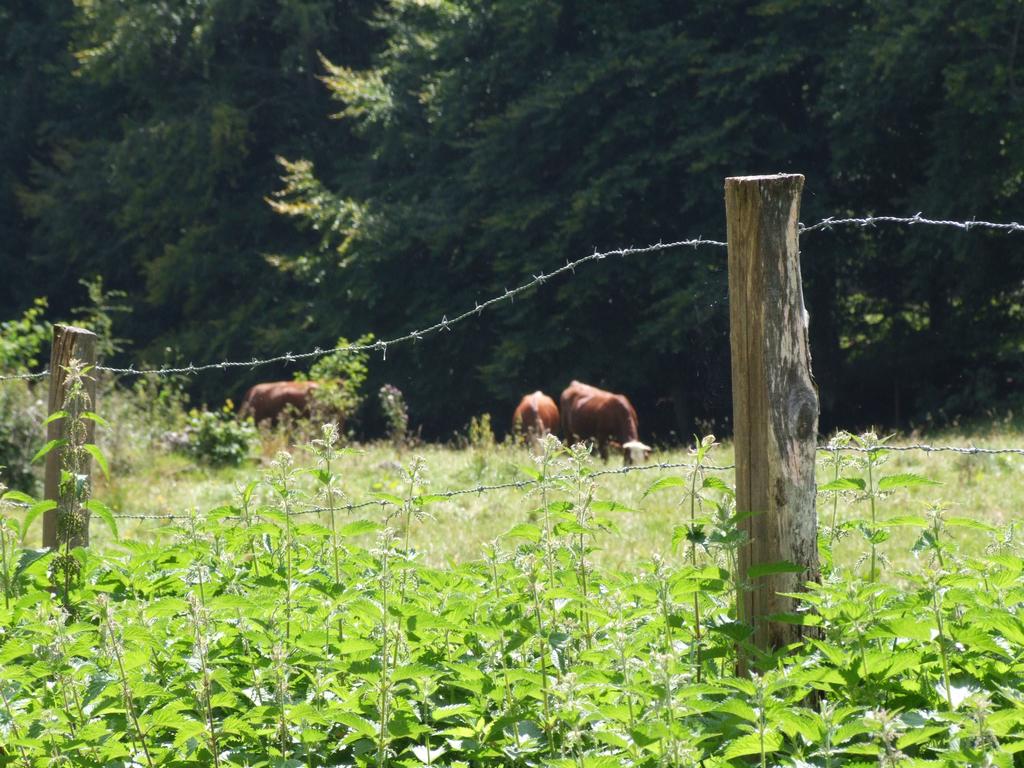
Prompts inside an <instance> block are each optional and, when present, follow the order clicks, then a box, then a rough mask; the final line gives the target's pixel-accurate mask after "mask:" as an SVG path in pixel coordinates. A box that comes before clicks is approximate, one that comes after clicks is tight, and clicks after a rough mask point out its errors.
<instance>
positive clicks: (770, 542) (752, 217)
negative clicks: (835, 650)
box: [725, 174, 820, 650]
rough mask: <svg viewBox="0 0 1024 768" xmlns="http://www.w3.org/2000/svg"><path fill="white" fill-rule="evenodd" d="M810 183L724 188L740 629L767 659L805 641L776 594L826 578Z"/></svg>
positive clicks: (798, 179) (770, 181)
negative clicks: (802, 240)
mask: <svg viewBox="0 0 1024 768" xmlns="http://www.w3.org/2000/svg"><path fill="white" fill-rule="evenodd" d="M803 184H804V177H803V176H800V175H796V174H780V175H777V176H741V177H733V178H728V179H726V180H725V211H726V218H727V226H728V238H729V324H730V331H729V340H730V346H731V348H732V403H733V426H734V433H735V442H736V510H737V512H738V513H741V514H742V513H743V512H752V513H753V514H752V515H750V516H748V517H747V518H746V519H745V520H744V521H743V523H742V526H743V528H744V529H745V530H746V533H747V535H748V540H747V543H746V544H744V545H743V547H742V549H741V550H740V557H739V576H740V583H742V584H745V585H746V586H747V589H746V591H745V592H744V594H743V595H742V599H741V600H740V606H741V607H740V611H741V615H740V619H741V620H742V621H744V622H746V623H748V624H751V625H752V626H753V627H754V636H753V642H754V644H755V645H756V646H757V647H758V648H761V649H764V650H772V649H777V648H781V647H783V646H785V645H787V644H789V643H791V642H794V641H798V640H799V639H800V638H801V636H802V634H803V632H804V631H805V630H804V627H802V626H800V625H796V624H793V623H785V622H778V621H772V620H770V619H769V618H768V617H770V616H772V615H773V614H782V613H792V611H793V609H794V607H795V604H794V600H793V599H792V598H789V597H783V596H782V594H780V593H786V592H798V591H801V589H802V585H803V584H804V582H806V581H809V580H817V579H819V578H820V570H819V565H818V541H817V533H818V525H817V515H816V511H815V490H816V489H815V482H814V455H815V447H816V441H817V432H818V391H817V386H816V385H815V383H814V379H813V377H812V376H811V355H810V348H809V346H808V341H807V326H808V316H807V312H806V310H805V309H804V301H803V288H802V284H801V280H800V251H799V238H798V234H797V223H798V217H799V214H800V193H801V191H802V189H803Z"/></svg>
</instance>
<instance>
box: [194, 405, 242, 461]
mask: <svg viewBox="0 0 1024 768" xmlns="http://www.w3.org/2000/svg"><path fill="white" fill-rule="evenodd" d="M255 437H256V427H255V426H254V425H253V423H252V420H251V419H246V420H245V421H239V420H238V419H236V418H235V415H234V405H233V404H232V402H231V401H230V400H228V401H227V402H226V403H225V404H224V407H223V408H221V409H220V410H219V411H209V410H206V409H205V408H204V409H203V410H201V411H197V410H195V409H192V410H191V411H189V414H188V425H187V426H186V427H185V441H184V445H183V449H184V451H185V453H187V454H188V455H189V456H192V457H193V458H194V459H196V461H199V462H202V463H205V464H210V465H213V466H223V465H234V466H238V465H239V464H241V463H242V462H243V461H245V460H246V458H248V456H249V452H250V450H251V448H252V443H253V440H254V439H255Z"/></svg>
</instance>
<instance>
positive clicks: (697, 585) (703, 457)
mask: <svg viewBox="0 0 1024 768" xmlns="http://www.w3.org/2000/svg"><path fill="white" fill-rule="evenodd" d="M716 445H717V443H716V442H715V436H714V435H706V436H705V437H703V438H702V439H697V438H696V437H694V447H693V448H691V449H690V455H691V456H692V458H693V465H692V466H691V467H690V471H689V472H688V473H687V475H685V476H684V477H673V476H669V477H662V478H660V479H658V480H656V481H654V483H652V484H651V486H650V487H649V488H648V489H647V490H646V491H645V492H644V495H645V496H646V495H648V494H650V493H652V492H655V491H660V490H664V489H666V488H681V489H682V491H683V493H682V496H681V497H680V499H679V507H680V509H682V510H684V511H685V514H686V516H687V523H686V524H685V525H680V526H676V527H675V528H674V529H673V532H672V550H673V552H678V551H679V547H680V546H683V545H684V544H686V545H688V553H687V556H686V557H687V560H688V561H689V567H690V574H691V581H692V585H691V586H692V588H691V589H690V590H689V591H690V592H692V597H691V605H692V614H691V616H692V625H691V626H692V627H693V633H694V642H693V643H692V645H691V653H692V665H693V671H694V676H695V679H696V681H697V682H698V683H699V682H700V681H701V676H702V666H703V660H702V658H701V645H702V640H703V627H702V621H701V601H702V594H701V593H702V592H703V591H704V590H703V589H701V586H702V581H703V580H704V579H706V578H708V577H709V576H710V577H712V578H721V577H722V576H723V575H725V576H726V577H731V581H732V584H733V600H734V601H735V602H734V605H735V609H736V620H737V621H740V620H741V617H740V615H739V606H740V605H742V600H740V593H741V589H742V586H741V585H740V584H739V581H738V573H739V572H738V558H737V551H738V549H739V546H740V544H741V543H742V542H743V535H742V533H741V531H740V530H739V529H738V528H737V525H736V524H737V520H736V518H735V516H734V514H733V512H734V502H735V494H734V493H733V491H732V489H731V488H729V487H728V486H727V485H726V484H725V483H724V482H723V481H722V480H721V479H720V478H718V477H715V476H713V475H709V474H708V471H709V470H713V469H714V464H713V463H712V461H711V452H712V451H713V449H714V448H715V446H716ZM708 510H710V511H711V512H712V513H713V516H709V515H708ZM715 551H717V552H719V553H721V554H722V555H724V558H723V559H724V562H723V563H721V565H723V566H724V570H723V571H716V570H715V569H714V568H712V570H711V571H709V572H705V571H704V570H703V569H702V568H701V567H700V566H701V565H702V564H703V563H704V561H705V557H706V556H707V555H713V552H715ZM716 565H718V563H716ZM666 599H667V598H663V604H664V603H665V601H666ZM704 599H705V600H706V599H707V598H706V597H705V598H704ZM719 607H721V606H719ZM665 610H666V611H667V607H666V608H665Z"/></svg>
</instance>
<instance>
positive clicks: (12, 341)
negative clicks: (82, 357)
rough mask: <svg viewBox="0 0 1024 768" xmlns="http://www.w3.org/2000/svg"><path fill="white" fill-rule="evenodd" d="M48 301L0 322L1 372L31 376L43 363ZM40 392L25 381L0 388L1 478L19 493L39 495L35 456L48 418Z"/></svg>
mask: <svg viewBox="0 0 1024 768" xmlns="http://www.w3.org/2000/svg"><path fill="white" fill-rule="evenodd" d="M45 309H46V299H36V300H35V301H34V302H33V303H32V306H31V307H29V308H28V309H27V310H25V312H24V313H23V314H22V316H21V317H20V318H18V319H16V320H6V321H4V322H3V323H0V371H3V372H4V373H5V374H6V373H28V372H29V371H31V370H32V369H34V368H38V367H39V364H40V353H41V351H42V349H43V347H44V345H45V344H46V342H47V340H48V339H49V338H50V329H49V326H47V325H46V324H45V323H44V322H43V321H42V316H43V312H44V311H45ZM44 392H45V389H39V390H38V392H37V389H36V388H34V387H32V386H31V385H29V384H28V383H27V382H24V381H8V382H5V383H4V384H2V385H0V467H3V468H4V469H2V470H0V476H2V477H3V478H4V482H5V483H6V484H7V485H8V486H10V487H11V488H14V489H15V490H19V491H22V492H24V493H35V492H36V490H37V487H38V484H39V477H38V474H39V473H38V469H33V467H32V456H33V455H34V454H35V452H36V450H38V448H39V444H40V440H41V438H42V435H43V428H42V426H41V425H42V423H43V421H44V420H45V419H46V404H45V403H44V402H43V400H42V398H41V396H40V394H39V393H44Z"/></svg>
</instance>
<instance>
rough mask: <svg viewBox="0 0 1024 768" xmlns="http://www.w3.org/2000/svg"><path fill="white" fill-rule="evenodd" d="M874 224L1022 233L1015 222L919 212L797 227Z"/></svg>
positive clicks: (805, 229)
mask: <svg viewBox="0 0 1024 768" xmlns="http://www.w3.org/2000/svg"><path fill="white" fill-rule="evenodd" d="M876 224H908V225H910V226H913V225H915V224H925V225H928V226H934V227H955V228H956V229H962V230H964V231H965V232H970V231H971V230H972V229H997V230H1002V231H1004V232H1024V224H1018V223H1017V222H1015V221H1011V222H1008V223H1005V224H1003V223H998V222H993V221H973V220H971V221H950V220H946V219H926V218H924V217H923V216H921V214H920V212H918V213H915V214H914V215H913V216H865V217H864V218H839V219H837V218H833V217H832V216H829V217H828V218H826V219H823V220H822V221H819V222H818V223H817V224H811V225H810V226H807V225H805V224H800V225H799V231H800V234H804V233H807V232H814V231H816V230H819V229H832V227H839V226H845V225H854V226H859V227H873V226H875V225H876Z"/></svg>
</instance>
